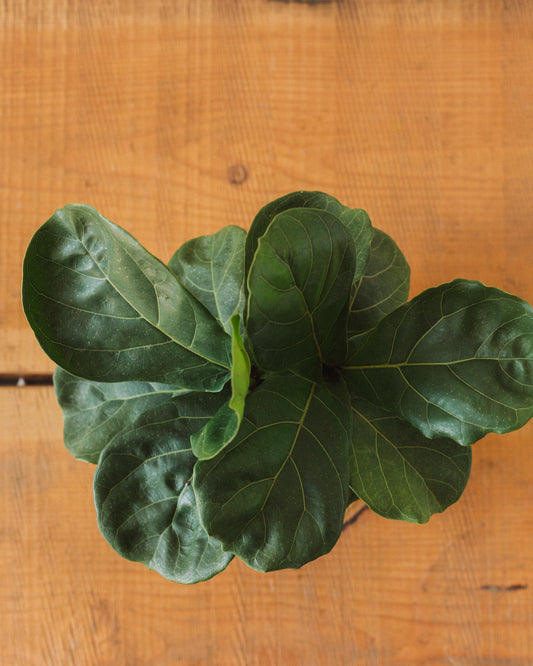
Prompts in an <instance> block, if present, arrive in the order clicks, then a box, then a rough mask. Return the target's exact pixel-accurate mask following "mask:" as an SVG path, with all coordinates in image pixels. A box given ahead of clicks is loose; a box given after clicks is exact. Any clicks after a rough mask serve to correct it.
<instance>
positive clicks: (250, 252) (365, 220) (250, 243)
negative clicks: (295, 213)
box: [246, 191, 372, 282]
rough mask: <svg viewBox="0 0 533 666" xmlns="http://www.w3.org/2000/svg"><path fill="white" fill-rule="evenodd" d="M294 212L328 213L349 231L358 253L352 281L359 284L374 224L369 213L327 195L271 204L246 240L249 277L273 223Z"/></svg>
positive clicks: (293, 194)
mask: <svg viewBox="0 0 533 666" xmlns="http://www.w3.org/2000/svg"><path fill="white" fill-rule="evenodd" d="M291 208H316V209H318V210H325V211H327V212H329V213H332V214H333V215H335V217H337V218H338V219H339V220H340V221H341V222H342V223H343V224H344V225H345V226H346V227H347V229H348V230H349V231H350V234H351V236H352V238H353V241H354V244H355V250H356V257H357V260H356V262H355V269H354V274H353V280H354V282H356V281H357V280H358V279H359V277H360V276H361V275H362V274H363V271H364V268H365V265H366V262H367V260H368V256H369V252H370V242H371V240H372V224H371V222H370V218H369V217H368V215H367V213H366V212H365V211H364V210H362V209H361V208H348V207H347V206H343V205H342V204H341V203H340V201H338V199H335V197H332V196H330V195H329V194H325V193H324V192H306V191H299V192H291V193H290V194H286V195H285V196H283V197H280V198H279V199H275V200H274V201H271V202H270V203H268V204H267V205H266V206H263V208H261V210H260V211H259V212H258V213H257V215H256V216H255V219H254V221H253V222H252V226H251V227H250V230H249V232H248V236H247V238H246V275H248V271H249V270H250V266H251V265H252V261H253V258H254V255H255V252H256V250H257V246H258V244H259V239H260V238H261V236H263V234H265V233H266V231H267V229H268V227H269V226H270V223H271V222H272V220H273V219H274V218H275V217H276V215H279V213H282V212H284V211H287V210H290V209H291Z"/></svg>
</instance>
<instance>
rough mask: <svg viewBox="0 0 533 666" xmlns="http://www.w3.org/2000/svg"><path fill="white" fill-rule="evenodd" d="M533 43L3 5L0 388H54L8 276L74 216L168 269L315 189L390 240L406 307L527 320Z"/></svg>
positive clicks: (520, 25)
mask: <svg viewBox="0 0 533 666" xmlns="http://www.w3.org/2000/svg"><path fill="white" fill-rule="evenodd" d="M532 27H533V8H532V6H531V5H530V4H529V3H521V2H506V3H502V2H500V1H499V0H476V1H474V2H469V3H464V2H462V1H461V0H432V1H431V2H430V1H429V0H427V1H423V2H419V1H418V0H416V1H415V0H406V1H405V2H402V3H398V2H396V1H395V0H384V1H383V2H379V3H375V2H370V1H367V0H358V1H357V2H356V1H355V0H344V2H329V3H325V2H321V3H312V2H307V3H300V2H281V1H279V2H276V1H266V0H247V1H246V2H244V1H243V0H240V1H238V2H236V1H235V0H220V1H215V0H205V1H204V0H202V1H199V0H184V1H183V2H179V3H175V2H168V0H153V2H150V3H144V2H130V3H127V2H126V3H125V2H121V1H119V0H112V1H111V2H108V1H105V2H104V0H95V1H94V2H91V3H85V2H76V1H75V2H71V1H70V0H55V1H54V2H48V1H47V2H45V1H44V0H25V1H24V2H17V1H15V0H7V1H6V2H4V3H1V5H0V71H1V72H2V74H1V76H0V145H2V160H0V266H1V270H2V280H1V281H0V331H1V336H2V342H3V344H2V345H1V346H0V369H1V370H2V371H3V372H14V373H20V374H24V373H27V372H49V371H51V370H52V367H53V366H52V364H51V363H50V362H49V361H48V360H47V359H46V357H45V356H44V355H43V354H42V352H41V350H40V349H39V347H38V346H37V344H36V342H35V340H34V338H33V336H32V334H31V332H30V331H29V330H28V328H27V325H26V322H25V320H24V316H23V313H22V309H21V306H20V296H19V285H20V279H21V258H22V255H23V253H24V249H25V247H26V245H27V243H28V242H29V239H30V237H31V235H32V233H33V231H34V230H35V229H36V228H37V226H38V225H39V224H41V223H42V222H43V221H44V220H45V219H46V218H47V217H48V216H49V215H50V214H51V213H52V212H53V211H54V210H55V209H56V208H58V207H60V206H62V205H63V204H65V203H67V202H69V201H84V202H87V203H91V204H93V205H94V206H96V207H97V208H99V209H100V210H101V212H102V213H103V214H105V215H106V216H108V217H109V218H111V219H113V220H114V221H116V222H118V223H119V224H121V225H123V226H125V227H126V228H128V230H130V231H131V232H132V233H133V234H134V235H135V236H137V237H138V238H139V240H140V241H141V242H142V243H143V244H145V245H146V246H147V248H148V249H149V250H150V251H152V252H153V253H154V254H156V255H157V256H160V257H161V258H162V259H163V260H167V259H168V258H169V257H170V256H171V254H172V253H173V251H174V250H175V249H176V247H178V246H179V245H180V244H181V243H182V242H183V241H185V240H186V239H187V238H190V237H192V236H196V235H200V234H205V233H210V232H213V231H215V230H217V229H219V228H220V227H221V226H223V225H225V224H229V223H237V224H240V225H241V226H243V227H247V226H248V225H249V223H250V221H251V219H252V217H253V215H254V213H255V212H256V211H257V209H258V208H259V207H260V206H261V205H263V204H264V203H265V202H267V201H268V200H270V199H272V198H274V197H275V196H278V195H281V194H283V193H286V192H288V191H291V190H295V189H322V190H325V191H328V192H330V193H332V194H334V195H336V196H338V197H339V198H341V199H342V200H343V201H345V202H346V203H348V204H351V205H354V206H362V207H365V208H366V209H367V210H368V211H369V213H370V215H371V218H372V219H373V221H374V223H375V225H376V226H378V227H380V228H383V229H385V230H386V231H388V232H389V233H391V235H393V236H394V237H395V238H396V239H397V240H398V242H399V243H400V246H401V247H402V248H403V249H404V251H405V253H406V255H407V257H408V259H409V261H410V262H411V264H412V267H413V290H412V291H413V294H414V293H417V292H418V291H420V290H421V289H423V288H425V287H427V286H430V285H433V284H436V283H438V282H443V281H446V280H449V279H451V278H453V277H456V276H461V277H469V278H479V279H481V280H483V281H485V282H487V283H490V284H495V285H497V286H500V287H502V288H504V289H508V290H511V291H514V292H516V293H517V294H519V295H520V296H522V297H524V298H526V299H528V300H530V301H531V300H533V273H532V272H531V271H530V270H529V266H530V253H531V247H532V246H533V226H532V225H531V222H530V220H531V217H532V212H533V210H532V207H533V204H532V202H531V196H530V189H531V188H530V183H531V178H532V176H533V162H532V160H531V155H532V154H533V151H532V148H533V145H532V141H533V138H532V137H533V134H532V132H531V131H530V130H531V121H532V117H531V114H532V111H531V109H532V108H533V106H532V104H531V95H532V92H531V91H532V90H533V85H531V84H532V72H533V49H532V47H531V39H530V35H531V30H532ZM242 167H244V169H245V171H244V170H243V168H242ZM244 173H246V178H245V179H243V175H242V174H244ZM235 174H241V175H240V176H238V177H235ZM474 248H475V250H474ZM429 258H430V259H429Z"/></svg>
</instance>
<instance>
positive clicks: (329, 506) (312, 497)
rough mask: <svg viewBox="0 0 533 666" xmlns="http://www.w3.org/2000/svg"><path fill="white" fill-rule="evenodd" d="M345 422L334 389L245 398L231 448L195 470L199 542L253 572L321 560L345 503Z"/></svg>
mask: <svg viewBox="0 0 533 666" xmlns="http://www.w3.org/2000/svg"><path fill="white" fill-rule="evenodd" d="M351 421H352V417H351V409H350V403H349V396H348V392H347V390H346V387H345V385H344V383H343V382H339V381H337V382H328V383H326V382H322V383H319V384H317V383H314V382H312V381H310V380H307V379H304V378H301V377H296V376H292V375H288V376H276V375H273V376H272V377H269V378H268V379H266V380H265V381H264V382H263V383H262V384H260V385H259V386H258V387H257V388H256V389H255V390H254V391H252V392H251V393H250V394H249V395H248V398H247V400H246V408H245V413H244V419H243V422H242V425H241V428H240V430H239V432H238V434H237V436H236V438H235V439H234V440H233V442H231V444H230V445H229V446H227V447H226V448H225V449H224V450H223V451H221V452H220V453H219V454H218V456H216V457H215V458H213V459H211V460H206V461H198V462H197V463H196V468H195V474H194V481H193V483H194V486H195V490H196V495H197V498H198V505H199V511H200V518H201V521H202V524H203V525H204V526H205V527H206V529H207V531H208V532H209V534H212V535H213V536H215V537H216V538H218V539H219V540H220V541H221V542H222V543H223V544H224V548H225V549H226V550H228V551H231V552H233V553H235V554H236V555H238V556H239V557H240V558H242V559H243V560H244V561H245V562H246V563H247V564H248V565H250V566H251V567H253V568H255V569H259V570H261V571H268V570H272V569H280V568H283V567H300V566H302V565H303V564H305V563H306V562H308V561H310V560H312V559H314V558H316V557H319V556H320V555H323V554H325V553H327V552H328V551H329V550H330V549H331V548H332V547H333V545H334V544H335V542H336V541H337V539H338V537H339V535H340V532H341V529H342V522H343V517H344V511H345V509H346V504H347V499H348V464H349V463H348V447H349V442H350V436H351Z"/></svg>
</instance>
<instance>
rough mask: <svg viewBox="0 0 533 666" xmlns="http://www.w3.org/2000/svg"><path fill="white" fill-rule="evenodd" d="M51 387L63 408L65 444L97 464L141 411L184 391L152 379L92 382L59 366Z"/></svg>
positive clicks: (77, 454) (76, 456)
mask: <svg viewBox="0 0 533 666" xmlns="http://www.w3.org/2000/svg"><path fill="white" fill-rule="evenodd" d="M54 387H55V391H56V396H57V400H58V402H59V405H60V406H61V408H62V410H63V418H64V429H63V438H64V441H65V446H66V447H67V449H68V450H69V452H70V453H71V454H72V455H73V456H74V457H75V458H77V459H78V460H85V461H87V462H90V463H97V462H98V458H99V456H100V453H101V451H102V449H103V448H104V447H105V446H106V445H107V444H108V442H110V441H111V439H112V438H113V437H114V436H115V435H116V434H118V433H119V432H122V431H125V430H129V429H130V428H131V427H132V424H133V422H134V421H135V420H136V419H137V418H138V417H139V416H140V415H141V414H142V413H143V412H145V411H147V410H148V409H152V408H153V407H156V406H157V405H160V404H162V403H164V402H167V401H168V400H170V399H172V398H173V397H175V396H177V395H180V394H183V393H186V391H179V390H176V389H175V388H174V387H172V386H170V385H169V384H157V383H155V382H94V381H90V380H88V379H81V378H80V377H75V376H74V375H71V374H70V373H69V372H67V371H66V370H63V369H62V368H57V369H56V371H55V373H54Z"/></svg>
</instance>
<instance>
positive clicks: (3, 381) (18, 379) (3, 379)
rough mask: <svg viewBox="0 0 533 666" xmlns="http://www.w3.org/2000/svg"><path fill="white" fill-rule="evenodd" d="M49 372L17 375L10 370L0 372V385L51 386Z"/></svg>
mask: <svg viewBox="0 0 533 666" xmlns="http://www.w3.org/2000/svg"><path fill="white" fill-rule="evenodd" d="M52 384H53V382H52V375H51V374H28V375H18V374H14V373H12V372H7V373H6V372H3V373H0V386H19V387H23V386H52Z"/></svg>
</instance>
